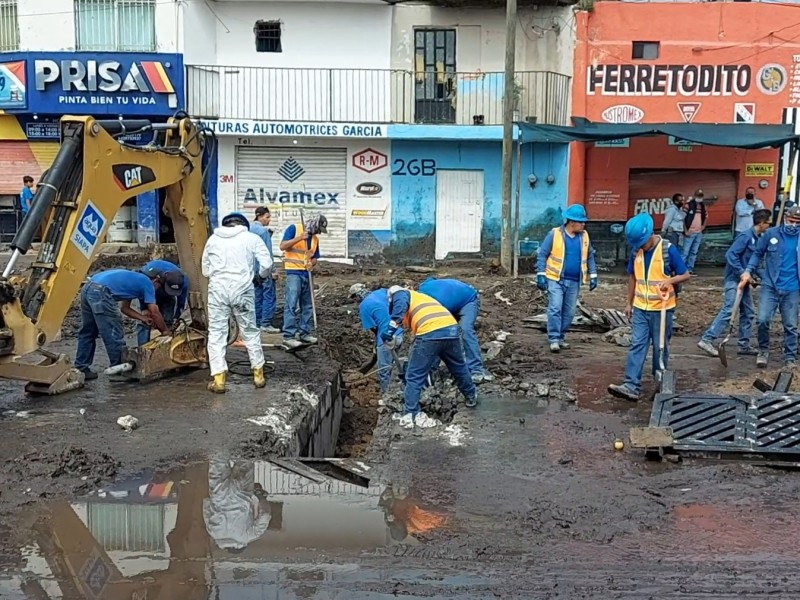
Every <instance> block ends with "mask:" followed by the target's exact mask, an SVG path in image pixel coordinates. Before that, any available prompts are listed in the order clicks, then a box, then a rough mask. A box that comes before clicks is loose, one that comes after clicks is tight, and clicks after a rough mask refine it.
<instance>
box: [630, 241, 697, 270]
mask: <svg viewBox="0 0 800 600" xmlns="http://www.w3.org/2000/svg"><path fill="white" fill-rule="evenodd" d="M657 247H658V246H653V247H652V248H651V249H650V250H645V251H644V272H645V273H647V271H649V270H650V261H651V260H652V258H653V252H654V251H655V249H656V248H657ZM659 252H661V250H659ZM667 256H668V258H669V261H668V262H669V264H668V265H664V266H665V267H666V269H667V270H668V271H669V273H668V274H669V275H671V276H672V277H674V276H675V275H683V274H685V273H686V271H687V270H688V269H687V268H686V263H685V262H683V259H682V258H681V253H680V251H679V250H678V247H677V246H676V245H675V244H670V245H669V253H668V255H667ZM634 258H636V253H635V252H634V253H633V254H631V256H630V258H629V259H628V274H629V275H633V259H634Z"/></svg>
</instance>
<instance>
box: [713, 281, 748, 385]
mask: <svg viewBox="0 0 800 600" xmlns="http://www.w3.org/2000/svg"><path fill="white" fill-rule="evenodd" d="M743 293H744V290H743V289H742V288H737V290H736V300H734V301H733V310H732V311H731V325H730V327H729V328H728V335H726V336H725V339H724V340H722V341H721V342H720V344H719V362H721V363H722V366H723V367H725V368H726V369H727V368H728V353H727V352H726V351H725V344H727V343H728V340H729V339H731V334H732V333H733V327H734V325H735V321H736V315H737V313H738V312H739V304H740V303H741V302H742V294H743Z"/></svg>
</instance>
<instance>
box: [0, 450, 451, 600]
mask: <svg viewBox="0 0 800 600" xmlns="http://www.w3.org/2000/svg"><path fill="white" fill-rule="evenodd" d="M363 473H364V471H363V465H362V470H361V475H363ZM361 479H362V480H363V481H364V482H366V483H367V484H366V485H365V486H361V485H357V484H354V483H350V482H346V481H341V480H339V479H336V478H333V477H330V476H327V475H324V474H322V473H320V472H319V471H314V470H312V469H309V468H308V467H307V466H306V465H304V464H302V463H298V462H293V461H280V466H279V465H278V464H273V463H271V462H266V461H255V462H252V461H239V460H231V459H229V458H227V457H216V458H214V459H212V460H210V461H209V462H208V463H203V464H197V465H194V466H192V467H190V468H188V469H186V470H185V471H181V472H177V473H168V474H154V473H145V474H142V475H141V476H139V477H136V478H132V479H129V480H126V481H123V482H120V483H118V484H115V485H113V486H112V487H109V488H107V489H105V490H103V491H102V492H100V493H98V494H97V495H93V496H89V497H85V498H79V499H77V500H75V501H72V502H68V501H66V500H62V501H57V502H53V503H51V504H48V505H47V506H46V507H45V508H44V509H39V510H40V512H39V513H38V514H36V515H35V526H34V528H33V532H32V536H33V539H32V540H31V542H30V544H29V545H28V546H26V547H25V548H23V549H22V551H21V553H22V563H23V564H22V569H21V571H22V572H23V573H25V575H26V577H25V578H21V577H15V578H14V582H12V581H9V580H6V581H3V580H0V597H3V598H6V597H10V598H16V597H19V598H25V597H29V596H27V591H25V590H24V586H26V585H30V581H35V582H36V585H37V586H39V587H42V588H43V592H44V593H45V595H40V597H42V598H92V599H99V598H117V597H119V598H125V599H133V600H137V599H141V600H144V599H145V598H147V599H148V600H152V599H153V598H161V599H163V600H182V599H184V598H187V599H188V598H195V597H196V598H198V599H199V598H208V597H214V594H211V596H209V593H210V591H211V590H212V589H213V588H217V589H218V590H219V589H221V588H224V587H225V585H226V583H227V584H230V585H231V586H235V585H236V582H240V583H241V582H248V581H254V582H258V586H257V587H258V588H259V589H261V590H262V591H261V592H259V593H257V594H256V596H254V597H258V598H262V597H264V598H272V597H275V598H277V597H279V596H280V597H281V598H295V597H297V598H303V597H327V596H316V595H314V594H315V593H316V592H315V587H314V585H312V584H315V583H319V582H334V581H338V580H339V578H341V577H342V576H343V575H345V574H348V573H350V574H352V572H353V571H354V570H356V571H357V570H358V569H359V567H358V566H355V565H349V566H344V565H338V566H337V565H317V564H307V563H309V562H316V560H317V558H318V556H319V553H320V552H322V553H329V554H332V553H336V552H343V553H347V552H351V553H352V552H363V551H372V550H376V549H378V548H381V547H384V546H387V545H390V544H392V543H396V542H404V543H406V544H408V543H417V542H416V540H415V539H414V537H413V536H415V535H419V534H424V533H426V532H430V531H432V530H435V529H440V528H443V527H445V526H447V521H448V519H447V517H446V516H444V515H442V514H440V513H437V512H436V511H431V510H428V509H426V508H424V507H422V506H420V504H419V503H418V502H417V501H415V500H414V499H413V498H411V497H409V496H408V494H407V493H406V491H405V490H403V489H401V488H398V487H394V488H393V487H391V486H388V487H386V486H378V485H375V484H369V483H368V480H366V479H365V478H364V477H361ZM281 561H290V562H296V563H299V564H282V563H281ZM362 578H363V577H359V580H361V579H362ZM265 580H266V581H270V582H272V583H271V584H270V585H271V586H272V591H269V592H268V591H267V589H266V588H265V586H266V584H264V583H263V582H264V581H265ZM291 582H300V583H301V584H302V585H300V587H298V588H297V589H294V588H293V587H292V585H293V584H292V583H291ZM309 585H311V587H309ZM284 586H288V587H286V588H285V590H289V589H292V590H293V591H294V593H293V594H292V593H288V594H285V593H284V591H280V592H279V590H284ZM267 587H269V586H267ZM305 588H308V590H307V591H309V593H310V595H308V596H306V595H304V593H303V592H302V590H303V589H305ZM254 591H255V590H254ZM218 593H219V592H218ZM226 596H227V597H230V598H234V597H236V598H239V597H243V596H237V595H235V594H234V595H228V594H222V595H218V596H217V597H220V598H222V597H226ZM247 597H249V594H248V595H247Z"/></svg>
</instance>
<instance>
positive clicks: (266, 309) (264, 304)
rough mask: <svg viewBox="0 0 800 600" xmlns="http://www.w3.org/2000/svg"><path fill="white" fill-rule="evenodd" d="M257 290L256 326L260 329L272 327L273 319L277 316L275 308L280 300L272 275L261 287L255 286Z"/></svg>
mask: <svg viewBox="0 0 800 600" xmlns="http://www.w3.org/2000/svg"><path fill="white" fill-rule="evenodd" d="M255 290H256V325H258V326H259V327H269V326H271V325H272V317H274V316H275V307H276V306H277V304H278V298H277V295H276V292H275V280H274V279H273V278H272V275H271V274H270V275H268V276H267V278H266V279H265V280H264V283H262V284H261V285H257V286H255Z"/></svg>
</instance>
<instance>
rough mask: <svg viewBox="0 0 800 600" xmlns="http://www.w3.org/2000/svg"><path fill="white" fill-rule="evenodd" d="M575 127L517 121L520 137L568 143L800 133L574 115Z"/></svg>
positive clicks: (768, 139)
mask: <svg viewBox="0 0 800 600" xmlns="http://www.w3.org/2000/svg"><path fill="white" fill-rule="evenodd" d="M573 122H574V125H573V126H572V127H564V126H560V125H536V124H533V123H517V125H518V126H519V128H520V141H521V142H522V143H523V144H529V143H533V142H535V143H545V144H547V143H550V144H566V143H569V142H607V141H610V140H618V139H623V138H632V137H641V136H645V135H668V136H673V137H675V138H677V139H680V140H686V141H689V142H695V143H698V144H704V145H706V146H726V147H729V148H746V149H755V148H769V147H773V148H777V147H779V146H783V145H784V144H787V143H797V142H798V140H800V135H798V134H796V133H795V132H794V125H749V124H744V123H721V124H713V123H645V124H636V125H624V124H612V123H592V122H590V121H587V120H585V119H573Z"/></svg>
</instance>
